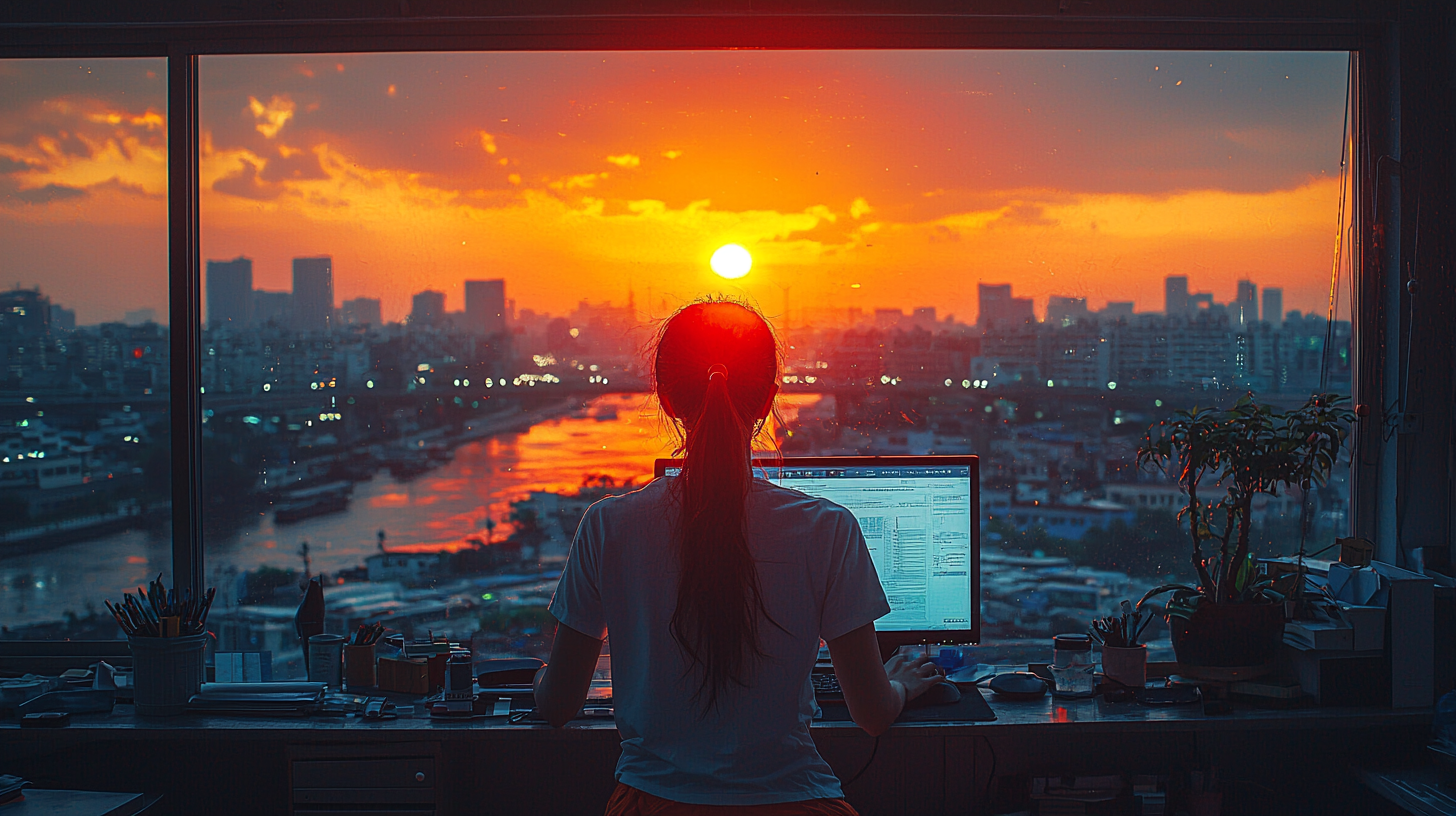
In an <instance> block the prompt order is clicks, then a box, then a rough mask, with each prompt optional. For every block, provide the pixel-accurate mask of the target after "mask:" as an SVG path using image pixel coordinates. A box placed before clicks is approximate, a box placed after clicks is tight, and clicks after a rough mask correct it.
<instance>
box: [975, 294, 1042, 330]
mask: <svg viewBox="0 0 1456 816" xmlns="http://www.w3.org/2000/svg"><path fill="white" fill-rule="evenodd" d="M976 301H977V302H976V310H977V314H976V324H977V325H979V326H980V327H981V329H982V330H983V331H984V330H985V329H989V328H991V327H993V326H996V325H1003V326H1005V325H1021V324H1023V323H1033V322H1035V321H1036V314H1035V313H1034V312H1033V311H1032V303H1031V298H1018V297H1012V296H1011V284H1009V283H978V284H976Z"/></svg>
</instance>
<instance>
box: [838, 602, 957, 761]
mask: <svg viewBox="0 0 1456 816" xmlns="http://www.w3.org/2000/svg"><path fill="white" fill-rule="evenodd" d="M829 656H830V657H831V658H832V659H833V660H834V674H835V675H836V676H837V677H838V678H839V687H840V688H841V689H843V690H844V702H845V704H846V705H847V706H849V716H850V717H851V718H852V719H853V720H854V723H855V725H858V726H859V727H860V728H863V729H864V730H865V732H866V733H868V734H869V735H870V736H872V737H878V736H879V735H881V734H883V733H885V731H886V730H887V729H889V727H890V725H891V724H892V723H894V722H895V720H896V719H897V718H898V717H899V716H900V712H901V710H903V709H904V708H905V703H906V702H908V701H910V700H913V699H915V698H916V697H919V696H920V695H921V694H923V693H924V692H925V690H926V689H928V688H930V687H931V686H933V685H935V684H936V683H940V682H943V681H944V680H945V676H944V675H943V674H941V673H940V667H939V666H937V665H935V663H934V662H933V661H931V659H930V658H929V657H926V656H921V657H915V658H907V657H904V656H902V655H895V656H894V657H892V658H890V660H889V662H888V663H884V664H881V663H880V644H879V642H878V641H877V640H876V639H875V625H874V624H873V623H867V624H865V625H864V626H861V627H860V628H858V629H855V630H854V631H852V632H849V633H848V634H845V635H841V636H840V637H837V638H835V639H833V640H831V641H829Z"/></svg>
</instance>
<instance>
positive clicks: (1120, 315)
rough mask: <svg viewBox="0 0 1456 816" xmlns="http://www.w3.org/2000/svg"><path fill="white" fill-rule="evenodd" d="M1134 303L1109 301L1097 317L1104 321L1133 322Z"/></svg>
mask: <svg viewBox="0 0 1456 816" xmlns="http://www.w3.org/2000/svg"><path fill="white" fill-rule="evenodd" d="M1132 308H1133V302H1132V301H1130V300H1109V301H1107V305H1106V306H1103V307H1102V311H1100V312H1098V313H1097V316H1098V317H1100V318H1102V319H1104V320H1124V319H1125V320H1131V319H1132V316H1133V310H1132Z"/></svg>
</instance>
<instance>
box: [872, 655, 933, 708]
mask: <svg viewBox="0 0 1456 816" xmlns="http://www.w3.org/2000/svg"><path fill="white" fill-rule="evenodd" d="M885 674H886V675H887V676H888V677H889V678H890V682H891V683H899V684H900V685H902V686H904V687H905V700H906V702H909V701H910V700H913V699H915V698H916V697H919V696H920V695H922V694H924V693H925V690H926V689H928V688H930V687H931V686H933V685H935V684H936V683H942V682H944V681H945V672H944V671H942V670H941V668H940V666H938V665H936V663H935V661H934V660H933V659H932V658H930V656H928V655H918V656H916V657H906V656H905V655H901V654H897V655H895V656H894V657H892V658H890V659H889V660H888V661H886V662H885Z"/></svg>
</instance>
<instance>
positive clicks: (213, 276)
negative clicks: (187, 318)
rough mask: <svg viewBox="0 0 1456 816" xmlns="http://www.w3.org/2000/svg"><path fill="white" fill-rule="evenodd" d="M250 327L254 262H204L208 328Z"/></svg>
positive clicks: (240, 257)
mask: <svg viewBox="0 0 1456 816" xmlns="http://www.w3.org/2000/svg"><path fill="white" fill-rule="evenodd" d="M252 324H253V259H252V258H244V257H242V256H238V257H236V258H233V259H232V260H231V261H208V262H207V325H208V326H209V327H210V328H214V329H220V328H231V329H238V330H241V329H245V328H247V327H248V326H251V325H252Z"/></svg>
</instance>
